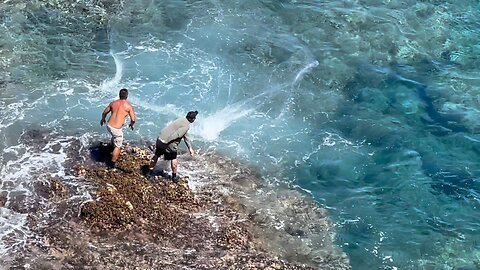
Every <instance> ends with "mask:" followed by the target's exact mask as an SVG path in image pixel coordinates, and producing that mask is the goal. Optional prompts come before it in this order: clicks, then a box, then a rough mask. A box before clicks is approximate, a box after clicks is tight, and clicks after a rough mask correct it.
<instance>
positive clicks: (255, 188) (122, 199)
mask: <svg viewBox="0 0 480 270" xmlns="http://www.w3.org/2000/svg"><path fill="white" fill-rule="evenodd" d="M108 150H109V149H108V147H105V146H104V145H103V144H98V145H96V146H93V147H92V148H90V149H89V150H88V152H89V153H86V154H85V156H88V157H87V158H82V157H80V158H78V157H77V159H78V160H83V161H82V163H81V164H78V163H77V162H73V161H72V160H70V161H69V162H67V163H68V164H72V165H73V164H74V166H73V167H72V172H73V174H74V175H73V176H74V177H75V178H77V179H81V181H83V182H84V184H85V185H86V186H89V187H90V188H89V190H90V194H91V199H90V200H87V201H85V200H83V201H79V200H78V199H77V200H76V199H73V197H75V196H72V193H71V192H70V191H69V188H68V187H67V186H66V185H64V184H62V182H61V181H59V180H58V179H52V180H51V183H50V186H49V188H50V191H48V192H46V193H47V194H50V195H49V196H48V198H49V199H50V201H51V202H52V206H54V208H56V210H55V212H56V214H55V215H56V217H57V218H54V219H53V218H52V219H50V220H49V221H47V222H46V223H47V224H40V223H42V221H40V220H36V219H35V218H32V219H31V220H30V224H31V227H32V228H38V229H36V230H37V231H36V233H37V235H39V238H42V240H43V241H32V244H31V245H29V246H28V248H27V250H26V251H25V252H24V254H23V255H22V256H19V257H18V258H16V259H15V260H13V261H12V262H11V263H10V266H12V268H30V269H32V268H33V269H80V268H82V269H119V268H120V269H350V266H349V261H348V258H347V257H346V255H345V254H344V253H343V252H342V251H341V250H340V249H339V248H338V247H336V246H335V245H334V243H333V237H334V232H333V230H332V225H331V224H330V221H329V220H328V217H327V213H326V211H325V210H323V209H321V208H319V207H318V206H317V205H316V204H315V203H314V202H312V201H310V200H309V199H308V198H306V197H304V196H302V195H301V194H300V193H298V192H296V191H294V190H289V189H286V188H285V189H281V188H280V189H279V188H278V187H277V188H275V189H272V188H271V187H269V186H268V185H265V184H263V183H262V180H260V178H259V177H258V176H257V175H256V174H255V173H254V172H253V171H252V170H251V169H250V168H248V167H246V166H242V165H239V164H238V163H235V162H234V161H231V160H228V159H225V158H221V157H218V156H216V155H213V154H205V155H200V156H197V157H196V158H195V159H188V158H187V157H186V156H183V155H181V156H180V157H179V159H180V166H179V173H180V174H181V173H184V176H183V177H181V178H180V180H179V181H178V182H173V181H172V180H170V179H167V178H164V177H162V176H155V177H146V176H144V174H143V173H142V168H143V169H144V168H145V166H146V165H147V164H148V162H149V158H150V157H151V154H152V153H151V150H149V149H148V148H145V147H136V146H128V147H126V148H125V150H123V151H122V154H121V157H120V160H119V162H118V163H117V167H116V168H115V169H111V168H107V167H106V166H105V163H104V161H106V160H108V157H109V151H108ZM186 174H190V175H188V176H187V175H186ZM73 193H75V192H74V191H73ZM69 196H71V198H70V199H65V198H66V197H69Z"/></svg>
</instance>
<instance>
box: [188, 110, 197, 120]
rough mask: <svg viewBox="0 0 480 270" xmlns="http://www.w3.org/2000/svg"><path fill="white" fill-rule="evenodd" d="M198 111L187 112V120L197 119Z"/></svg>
mask: <svg viewBox="0 0 480 270" xmlns="http://www.w3.org/2000/svg"><path fill="white" fill-rule="evenodd" d="M197 114H198V111H189V112H188V113H187V119H189V120H195V118H197Z"/></svg>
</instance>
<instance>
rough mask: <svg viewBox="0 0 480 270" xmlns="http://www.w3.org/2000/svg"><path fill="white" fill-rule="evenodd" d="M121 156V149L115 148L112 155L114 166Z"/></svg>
mask: <svg viewBox="0 0 480 270" xmlns="http://www.w3.org/2000/svg"><path fill="white" fill-rule="evenodd" d="M119 156H120V148H118V147H115V148H113V153H112V163H113V164H115V162H117V160H118V157H119Z"/></svg>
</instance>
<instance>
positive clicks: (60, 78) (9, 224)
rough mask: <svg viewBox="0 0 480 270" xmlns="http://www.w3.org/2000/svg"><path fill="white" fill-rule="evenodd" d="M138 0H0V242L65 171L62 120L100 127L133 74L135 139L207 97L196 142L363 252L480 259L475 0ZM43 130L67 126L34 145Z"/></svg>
mask: <svg viewBox="0 0 480 270" xmlns="http://www.w3.org/2000/svg"><path fill="white" fill-rule="evenodd" d="M127 2H128V3H126V4H125V6H124V7H123V10H122V12H120V13H119V14H117V15H115V16H113V17H112V18H111V20H110V21H109V22H108V26H107V27H105V28H99V29H98V28H94V29H91V28H89V25H90V22H89V21H88V20H86V19H85V18H82V17H81V16H79V17H72V16H71V15H68V14H61V13H58V12H54V11H52V10H49V9H45V8H43V7H41V6H40V7H38V6H35V5H33V4H32V5H28V4H22V3H21V2H19V3H17V2H15V1H13V2H10V3H7V4H5V7H4V8H3V9H0V11H1V13H0V15H1V16H0V19H1V20H0V22H1V27H2V31H1V33H0V37H1V42H2V44H1V47H0V49H1V58H0V61H1V62H0V63H1V65H0V67H1V68H2V69H1V71H2V73H1V74H0V75H1V77H0V87H1V91H0V104H1V106H2V108H3V110H2V111H0V116H1V118H0V119H1V120H0V132H1V133H0V135H1V137H2V140H1V142H0V150H1V151H2V154H1V156H0V161H1V170H0V176H1V181H2V184H1V192H2V193H1V194H2V197H3V198H6V199H5V201H6V204H5V207H3V208H0V211H1V213H0V214H1V216H0V227H1V230H0V231H1V232H2V235H1V237H2V240H4V241H3V243H4V244H1V245H0V249H1V250H0V252H1V253H0V254H1V255H3V256H6V255H7V254H8V253H9V252H13V251H14V250H15V249H16V248H18V249H21V247H22V243H24V241H25V239H26V238H27V237H29V231H28V230H27V229H26V226H24V224H25V223H26V212H28V211H27V210H25V209H23V210H22V209H18V207H15V205H18V204H20V205H23V206H24V208H28V206H29V205H33V204H38V203H39V201H40V199H39V198H37V197H36V196H35V194H34V189H33V187H32V182H33V181H34V180H38V179H40V180H42V179H44V180H48V178H49V177H55V176H64V173H63V171H62V170H63V169H62V168H63V159H64V158H65V153H64V152H63V150H62V149H64V147H63V144H64V143H65V142H66V141H68V138H72V137H74V138H79V139H80V140H81V142H83V143H84V145H85V146H88V144H89V143H91V142H92V141H93V140H95V139H98V138H103V139H106V138H107V134H106V131H105V129H104V127H101V126H100V125H99V121H100V115H101V112H102V110H103V108H104V106H106V105H107V104H108V102H110V101H112V100H114V99H115V98H117V94H118V90H119V89H120V88H123V87H125V88H128V89H129V91H130V97H129V100H130V101H131V102H132V104H133V105H134V106H135V109H136V112H137V116H138V121H137V124H136V129H135V130H134V131H126V133H125V135H126V139H127V141H131V142H134V141H136V140H140V139H148V140H154V139H155V137H156V136H157V135H158V133H159V131H160V130H161V128H162V127H163V126H164V125H165V124H166V123H168V122H169V121H172V120H173V119H175V118H176V117H178V116H182V115H184V114H185V113H186V112H187V111H189V110H198V111H199V115H198V118H197V121H196V122H195V123H194V125H193V128H192V130H191V133H192V136H193V139H194V145H195V147H196V148H199V149H200V153H201V151H202V150H207V149H208V150H212V149H213V150H216V151H218V152H219V153H221V154H225V155H228V156H231V157H234V158H237V159H239V160H241V161H243V162H247V163H248V164H251V165H253V166H255V167H257V168H258V169H259V171H260V172H261V173H262V175H263V177H264V179H265V181H269V182H272V183H275V182H282V183H284V182H287V183H289V184H290V185H291V187H292V188H296V189H299V190H302V191H303V192H305V193H306V194H310V195H311V196H312V198H314V199H315V200H316V201H318V203H319V204H321V205H322V206H324V207H327V208H328V209H329V211H330V213H331V215H332V218H333V220H334V221H335V223H336V226H337V228H336V229H337V230H338V239H337V243H338V244H339V245H340V246H342V248H343V249H344V251H345V252H346V253H347V254H348V255H349V257H350V259H351V264H352V266H353V268H354V269H452V268H453V267H463V266H466V267H473V266H474V265H475V262H476V263H479V261H480V248H479V245H478V243H479V241H480V235H479V234H478V233H476V232H477V228H478V226H479V225H480V215H478V207H479V206H480V204H479V200H480V182H479V181H480V180H479V176H480V166H479V164H478V160H479V154H480V137H479V136H478V134H477V133H478V129H479V126H478V121H477V120H478V117H479V116H480V111H479V110H480V100H479V99H478V94H479V92H480V88H479V85H480V76H479V75H478V67H479V65H480V61H479V59H478V55H479V51H480V47H479V46H478V40H479V39H478V38H479V29H480V21H479V20H478V18H479V16H478V15H480V14H479V10H480V9H479V5H478V2H475V1H377V0H368V1H303V2H298V1H238V2H237V1H198V2H191V3H188V2H184V1H127ZM32 130H42V131H45V132H49V133H52V134H51V137H52V138H56V139H54V140H52V141H51V142H49V144H46V145H37V144H36V141H35V140H34V139H32V136H30V135H28V134H29V133H28V131H32ZM62 143H63V144H62ZM56 144H59V145H61V146H62V147H60V149H57V148H55V147H54V145H56ZM52 149H54V150H52ZM55 149H56V150H55ZM180 172H181V163H180ZM72 183H73V184H74V180H73V179H72ZM72 183H70V184H72ZM73 184H72V185H73ZM78 188H79V189H80V192H79V194H82V192H83V191H81V187H78ZM84 193H85V192H84ZM85 196H87V195H86V193H85ZM6 239H9V241H6Z"/></svg>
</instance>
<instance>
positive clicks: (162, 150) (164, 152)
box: [155, 140, 177, 160]
mask: <svg viewBox="0 0 480 270" xmlns="http://www.w3.org/2000/svg"><path fill="white" fill-rule="evenodd" d="M155 156H157V157H159V156H163V159H164V160H172V159H177V151H173V150H171V149H170V148H169V147H168V144H164V143H162V142H161V141H160V140H157V143H156V145H155Z"/></svg>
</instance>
